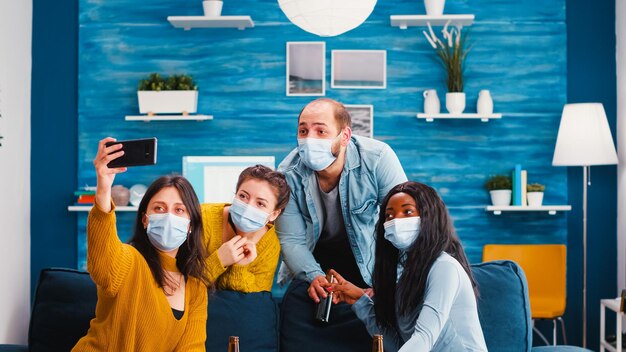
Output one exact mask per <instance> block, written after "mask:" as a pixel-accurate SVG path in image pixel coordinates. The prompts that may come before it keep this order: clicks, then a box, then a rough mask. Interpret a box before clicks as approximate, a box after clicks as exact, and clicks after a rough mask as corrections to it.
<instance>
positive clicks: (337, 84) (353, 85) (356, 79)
mask: <svg viewBox="0 0 626 352" xmlns="http://www.w3.org/2000/svg"><path fill="white" fill-rule="evenodd" d="M330 75H331V78H330V87H331V88H340V89H386V88H387V50H333V51H332V52H331V73H330Z"/></svg>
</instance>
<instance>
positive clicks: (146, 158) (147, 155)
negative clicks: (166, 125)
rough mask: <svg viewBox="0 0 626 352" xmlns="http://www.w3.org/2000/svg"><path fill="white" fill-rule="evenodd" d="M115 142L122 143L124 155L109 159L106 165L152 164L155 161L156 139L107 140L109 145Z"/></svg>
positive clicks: (114, 166)
mask: <svg viewBox="0 0 626 352" xmlns="http://www.w3.org/2000/svg"><path fill="white" fill-rule="evenodd" d="M115 144H122V149H121V150H123V151H124V155H122V156H120V157H119V158H116V159H113V160H111V161H110V162H109V163H108V164H107V167H109V168H119V167H128V166H143V165H154V164H156V162H157V139H156V138H155V137H152V138H144V139H130V140H125V141H115V142H107V143H106V146H107V147H110V146H112V145H115Z"/></svg>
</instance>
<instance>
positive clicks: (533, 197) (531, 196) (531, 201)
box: [526, 192, 543, 207]
mask: <svg viewBox="0 0 626 352" xmlns="http://www.w3.org/2000/svg"><path fill="white" fill-rule="evenodd" d="M526 196H527V198H528V206H529V207H540V206H541V203H543V192H528V193H526Z"/></svg>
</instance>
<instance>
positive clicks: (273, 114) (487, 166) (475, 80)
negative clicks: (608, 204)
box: [78, 0, 567, 262]
mask: <svg viewBox="0 0 626 352" xmlns="http://www.w3.org/2000/svg"><path fill="white" fill-rule="evenodd" d="M79 4H80V7H79V14H80V17H79V18H80V19H79V22H80V29H79V76H78V82H79V103H78V111H79V118H78V185H79V186H80V185H84V184H90V185H93V184H95V173H94V170H93V165H92V159H93V157H94V155H95V152H96V149H97V141H98V140H99V139H101V138H103V137H106V136H114V137H116V138H118V139H129V138H140V137H146V136H156V137H157V138H158V139H159V153H158V154H159V162H158V164H157V165H156V166H154V167H142V168H133V169H130V170H129V171H128V172H127V173H125V174H122V175H119V176H118V178H117V179H116V183H118V184H122V185H125V186H127V187H129V186H131V185H133V184H135V183H144V184H149V183H150V182H151V180H153V179H154V178H156V177H157V176H159V175H161V174H166V173H171V172H181V171H182V162H181V160H182V157H183V156H186V155H273V156H275V157H276V160H277V161H280V160H282V158H283V157H284V156H285V155H286V154H287V153H288V152H289V151H290V150H291V149H292V148H293V147H295V145H296V138H295V133H296V120H297V115H298V113H299V111H300V109H301V108H302V107H303V106H304V105H305V104H306V103H307V102H308V101H310V100H311V98H310V97H287V96H285V53H286V49H285V43H286V42H288V41H320V40H323V41H325V42H326V50H327V54H326V58H327V69H326V72H327V87H326V96H327V97H331V98H334V99H338V100H339V101H341V102H343V103H346V104H373V105H374V136H375V138H377V139H380V140H382V141H385V142H387V143H388V144H389V145H391V147H392V148H393V149H394V150H395V151H396V153H397V154H398V156H399V158H400V161H401V162H402V164H403V166H404V168H405V170H406V173H407V176H408V177H409V179H412V180H417V181H421V182H425V183H428V184H431V185H433V186H434V187H436V188H437V189H438V190H439V192H440V193H441V195H442V196H443V198H444V200H445V201H446V203H447V204H448V206H449V208H450V212H451V214H452V216H453V218H454V220H455V225H456V228H457V231H458V234H459V236H460V238H461V240H462V241H463V244H464V245H465V248H466V251H467V253H468V255H469V258H470V260H471V261H472V262H479V261H480V258H481V254H482V253H481V252H482V251H481V248H482V246H483V245H484V244H486V243H565V242H566V241H567V224H566V215H564V214H562V213H560V214H557V215H556V216H550V215H547V213H510V214H506V213H505V214H503V215H500V216H494V215H493V214H490V213H487V212H485V210H484V207H485V206H486V205H487V204H489V197H488V193H487V192H486V191H485V190H484V189H483V183H484V181H485V180H486V178H487V177H488V176H490V175H493V174H496V173H504V172H509V171H510V169H511V168H512V167H513V166H514V164H516V163H521V164H522V165H523V167H524V168H525V169H527V170H528V172H529V181H530V182H541V183H544V184H546V186H547V191H546V195H545V199H544V203H546V204H567V172H566V169H565V168H555V167H552V166H551V160H552V153H553V148H554V143H555V140H556V133H557V129H558V124H559V120H560V113H561V110H562V106H563V104H564V103H565V102H566V25H565V0H559V1H548V2H541V4H538V3H537V1H534V0H521V1H520V0H499V1H492V0H473V1H471V2H470V1H454V0H449V1H447V4H446V12H447V13H473V14H475V15H476V22H475V23H474V25H473V26H471V27H470V38H471V42H472V44H473V47H472V51H471V53H470V55H469V57H468V60H467V69H466V93H467V95H468V104H467V106H468V108H467V110H468V111H475V103H476V98H477V96H478V91H479V90H481V89H489V90H490V91H491V93H492V96H493V98H494V101H495V110H496V112H501V113H502V114H503V118H502V119H501V120H494V121H490V122H488V123H482V122H480V121H456V120H452V121H435V122H434V123H426V122H425V121H423V120H417V119H416V117H415V115H416V114H417V113H418V112H420V111H421V109H422V108H421V107H422V104H423V97H422V91H423V90H425V89H429V88H436V89H437V90H438V93H439V96H440V98H441V100H442V106H444V102H443V100H444V99H443V98H444V96H445V84H444V74H443V72H442V71H441V70H440V68H439V66H438V63H437V62H435V61H434V53H433V50H432V48H431V47H430V46H429V45H428V43H427V42H426V40H425V38H424V37H423V35H422V34H421V31H422V30H423V28H409V29H408V30H400V29H398V28H396V27H391V26H390V23H389V22H390V21H389V16H390V15H393V14H417V13H424V8H423V4H422V2H421V1H417V0H416V1H412V2H408V1H401V2H398V1H393V2H392V1H384V0H381V1H379V3H378V4H377V5H376V8H375V9H374V12H373V13H372V15H371V16H370V17H369V18H368V20H367V22H366V23H365V24H363V25H362V26H360V27H359V28H357V29H355V30H353V31H351V32H349V33H347V34H344V35H341V36H339V37H335V38H319V37H316V36H313V35H311V34H308V33H306V32H304V31H302V30H301V29H299V28H298V27H296V26H294V25H292V24H291V23H290V22H289V21H288V20H287V19H286V17H285V16H284V15H283V13H282V12H281V11H280V9H279V7H278V3H277V2H276V1H274V0H261V1H258V0H240V1H237V2H229V1H227V2H225V4H224V11H223V14H224V15H250V16H252V18H253V20H254V21H255V27H254V28H252V29H247V30H245V31H239V30H236V29H193V30H191V31H183V30H180V29H175V28H173V27H172V26H171V25H170V24H169V23H168V22H167V20H166V17H167V16H171V15H201V13H202V9H201V2H200V1H172V0H146V1H142V2H141V4H140V5H138V4H137V3H136V2H134V1H131V0H116V1H106V2H103V1H88V0H81V1H80V3H79ZM333 49H376V50H378V49H385V50H387V89H385V90H356V89H343V90H342V89H330V84H329V82H328V80H329V79H330V77H329V75H330V74H329V73H330V51H331V50H333ZM150 72H161V73H164V74H171V73H188V74H191V75H193V76H194V78H195V79H196V80H197V82H198V85H199V87H200V88H199V89H200V99H199V106H198V111H199V112H200V113H204V114H210V115H214V117H215V119H214V120H212V121H206V122H195V121H194V122H151V123H143V122H126V121H124V116H125V115H132V114H137V113H138V106H137V98H136V87H137V83H138V81H139V80H140V79H141V78H143V77H144V76H145V75H147V74H148V73H150ZM133 217H134V214H123V215H121V216H119V218H120V219H119V223H120V228H121V229H122V232H123V233H122V237H126V236H128V234H129V233H130V229H131V227H132V226H131V222H132V220H133ZM84 222H85V216H79V221H78V229H79V230H78V238H79V241H78V243H79V251H81V253H79V257H82V256H83V255H84V235H85V234H84ZM124 230H126V232H124Z"/></svg>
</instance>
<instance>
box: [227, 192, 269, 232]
mask: <svg viewBox="0 0 626 352" xmlns="http://www.w3.org/2000/svg"><path fill="white" fill-rule="evenodd" d="M228 211H229V212H230V217H231V219H233V223H234V224H235V227H237V229H238V230H240V231H242V232H253V231H256V230H258V229H260V228H261V227H263V226H265V224H267V220H268V218H269V217H270V214H268V213H266V212H264V211H263V210H261V209H259V208H256V207H254V206H252V205H250V204H246V203H244V202H242V201H240V200H239V199H237V198H235V199H233V204H232V205H231V206H230V209H229V210H228Z"/></svg>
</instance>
